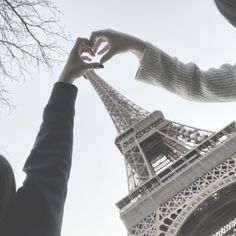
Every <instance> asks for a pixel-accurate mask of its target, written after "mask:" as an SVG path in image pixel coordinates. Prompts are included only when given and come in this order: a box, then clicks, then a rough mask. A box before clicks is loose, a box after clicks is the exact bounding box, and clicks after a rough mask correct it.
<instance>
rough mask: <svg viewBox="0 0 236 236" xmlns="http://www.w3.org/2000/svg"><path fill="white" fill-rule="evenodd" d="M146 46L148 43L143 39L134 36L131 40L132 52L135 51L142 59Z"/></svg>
mask: <svg viewBox="0 0 236 236" xmlns="http://www.w3.org/2000/svg"><path fill="white" fill-rule="evenodd" d="M146 46H147V44H146V42H145V41H143V40H141V39H139V38H134V39H133V40H132V41H131V45H130V49H129V51H130V52H131V53H133V54H134V55H135V56H137V57H138V59H139V60H141V59H142V58H143V55H144V51H145V49H146Z"/></svg>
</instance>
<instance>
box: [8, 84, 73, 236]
mask: <svg viewBox="0 0 236 236" xmlns="http://www.w3.org/2000/svg"><path fill="white" fill-rule="evenodd" d="M76 94H77V88H76V87H75V86H73V85H70V84H66V83H62V82H58V83H56V84H55V85H54V88H53V91H52V94H51V97H50V99H49V102H48V104H47V106H46V107H45V110H44V114H43V123H42V125H41V127H40V130H39V133H38V136H37V138H36V142H35V144H34V147H33V149H32V151H31V153H30V155H29V157H28V159H27V161H26V163H25V166H24V172H25V173H26V175H27V177H26V179H25V181H24V184H23V186H22V187H21V188H19V189H18V191H17V195H16V201H15V207H14V210H13V214H12V217H11V221H12V222H9V223H10V225H11V226H12V227H14V229H13V231H14V233H12V234H13V235H22V236H23V235H24V236H32V235H34V236H59V235H60V231H61V224H62V217H63V208H64V202H65V197H66V192H67V181H68V178H69V173H70V168H71V155H72V142H73V119H74V104H75V98H76Z"/></svg>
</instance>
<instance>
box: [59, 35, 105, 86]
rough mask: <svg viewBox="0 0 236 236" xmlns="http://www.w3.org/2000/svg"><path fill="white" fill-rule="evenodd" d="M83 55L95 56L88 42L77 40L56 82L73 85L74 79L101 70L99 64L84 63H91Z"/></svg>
mask: <svg viewBox="0 0 236 236" xmlns="http://www.w3.org/2000/svg"><path fill="white" fill-rule="evenodd" d="M84 53H87V54H89V55H91V56H94V55H95V54H94V52H93V50H92V48H91V43H90V41H89V40H88V39H85V38H78V39H77V41H76V43H75V45H74V47H73V49H72V50H71V52H70V55H69V58H68V60H67V62H66V64H65V67H64V69H63V71H62V73H61V76H60V77H59V80H58V81H61V82H67V83H73V82H74V80H75V79H76V78H79V77H80V76H82V75H83V74H85V73H86V72H87V71H89V70H93V69H97V68H103V65H102V64H101V63H86V62H85V61H91V59H90V58H89V57H88V56H85V55H83V54H84Z"/></svg>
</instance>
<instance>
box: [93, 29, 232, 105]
mask: <svg viewBox="0 0 236 236" xmlns="http://www.w3.org/2000/svg"><path fill="white" fill-rule="evenodd" d="M90 39H91V41H92V43H93V45H94V46H93V47H94V49H95V51H97V50H98V48H99V47H100V45H101V44H102V43H104V42H107V45H106V47H104V48H103V49H102V50H101V51H99V52H98V54H103V53H105V54H104V55H103V56H102V58H101V62H103V63H104V62H106V61H107V60H109V59H110V58H112V57H113V56H115V55H116V54H118V53H124V52H131V53H133V54H134V55H136V56H137V57H138V59H139V61H140V67H139V69H138V72H137V74H136V79H138V80H141V81H144V82H147V83H150V84H152V85H156V86H159V87H162V88H165V89H167V90H168V91H170V92H172V93H175V94H177V95H179V96H181V97H184V98H186V99H189V100H195V101H204V102H229V101H236V65H233V66H232V65H228V64H225V65H223V66H222V67H220V68H219V69H213V68H212V69H209V70H207V71H202V70H200V69H199V67H198V66H197V65H196V64H194V63H188V64H184V63H182V62H181V61H179V60H178V59H177V58H173V57H171V56H169V55H168V54H166V53H165V52H163V51H161V50H160V49H158V48H156V47H155V46H153V45H151V44H150V43H146V42H144V41H142V40H141V39H138V38H136V37H134V36H131V35H128V34H124V33H120V32H117V31H114V30H101V31H96V32H93V33H92V35H91V37H90Z"/></svg>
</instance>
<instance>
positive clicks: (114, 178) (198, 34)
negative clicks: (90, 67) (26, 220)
mask: <svg viewBox="0 0 236 236" xmlns="http://www.w3.org/2000/svg"><path fill="white" fill-rule="evenodd" d="M55 4H56V5H57V6H58V7H59V8H60V10H61V11H62V12H63V15H62V17H61V22H62V24H63V25H65V30H66V32H67V33H69V34H71V35H72V37H73V38H76V37H89V36H90V34H91V32H92V31H96V30H99V29H107V28H112V29H115V30H118V31H121V32H125V33H129V34H132V35H135V36H137V37H140V38H142V39H143V40H145V41H148V42H151V43H153V44H154V45H155V46H157V47H159V48H161V49H162V50H164V51H165V52H167V53H168V54H170V55H171V56H174V57H178V59H179V60H181V61H183V62H185V63H188V62H195V63H196V64H197V65H198V66H199V67H200V68H201V69H202V70H207V69H209V68H211V67H214V68H218V67H220V66H221V65H222V64H224V63H229V64H234V63H235V51H236V43H235V42H236V29H235V28H233V27H232V26H231V25H230V24H229V23H228V22H227V21H226V20H225V19H224V18H223V16H221V15H220V13H219V12H218V10H217V8H216V6H215V5H214V2H213V0H207V1H206V0H198V1H196V0H136V1H133V0H119V1H114V0H99V1H87V0H70V1H65V0H57V1H55ZM62 46H63V47H64V48H66V49H68V50H70V48H71V47H72V46H73V43H72V42H66V43H65V44H64V45H62ZM65 60H66V58H65ZM104 66H105V68H104V69H100V70H99V71H98V72H97V73H98V74H99V75H100V76H101V77H102V78H104V79H105V80H106V81H107V82H108V83H109V84H111V85H112V86H113V87H114V88H115V89H117V90H118V91H119V92H120V93H122V94H123V95H125V96H126V97H128V98H129V99H130V100H132V101H134V102H135V103H136V104H138V105H140V106H141V107H143V108H144V109H146V110H148V111H150V112H152V111H155V110H161V111H162V112H163V114H164V116H165V117H166V118H167V119H169V120H173V121H176V122H179V123H183V124H188V125H190V126H194V127H199V128H203V129H207V130H211V131H218V130H220V129H221V128H223V127H224V126H226V125H227V124H229V123H230V122H231V121H233V120H235V119H236V109H235V106H236V103H235V102H231V103H221V104H220V103H210V104H207V103H197V102H190V101H187V100H184V99H182V98H180V97H178V96H176V95H173V94H171V93H169V92H167V91H165V90H163V89H160V88H157V87H154V86H151V85H148V84H145V83H142V82H139V81H136V80H135V79H134V78H135V73H136V71H137V69H138V66H139V62H138V60H137V58H136V57H135V56H134V55H132V54H129V53H127V54H121V55H117V56H116V57H115V58H113V59H112V60H110V61H109V62H107V63H106V64H105V65H104ZM62 68H63V64H61V65H55V67H54V69H53V71H52V72H50V71H48V70H45V69H44V70H43V69H41V70H39V71H37V70H35V68H29V69H30V70H32V72H33V79H28V80H27V81H21V80H20V81H18V82H15V81H6V85H7V88H8V89H9V96H11V99H12V102H13V104H14V105H15V106H14V109H12V111H11V113H10V114H8V113H7V112H5V111H2V112H1V114H0V130H1V132H0V140H1V142H0V153H1V154H3V155H4V156H6V157H7V158H8V160H9V161H10V163H11V164H12V166H13V168H14V171H15V175H16V180H17V186H20V185H21V184H22V181H23V180H24V178H25V175H24V173H23V172H22V167H23V165H24V162H25V160H26V158H27V156H28V155H29V152H30V150H31V148H32V146H33V143H34V140H35V137H36V134H37V132H38V129H39V125H40V123H41V121H42V111H43V108H44V106H45V105H46V102H47V100H48V98H49V95H50V92H51V89H52V86H53V84H54V83H55V82H56V81H57V78H58V76H59V75H60V72H61V70H62ZM35 71H37V72H35ZM76 86H77V87H78V90H79V91H78V98H77V102H76V116H75V127H74V150H73V165H72V170H71V175H70V182H69V189H68V194H67V201H66V205H65V213H64V221H63V227H62V236H78V235H83V236H93V235H102V236H110V235H113V236H121V235H126V234H127V232H126V229H125V227H124V225H123V223H122V221H121V220H120V218H119V211H118V209H117V208H116V206H115V203H116V202H118V201H119V200H120V199H122V198H123V197H125V196H126V195H127V193H128V187H127V180H126V173H125V166H124V160H123V156H122V155H121V153H120V152H119V150H118V149H117V148H116V146H115V145H114V140H115V137H116V135H117V133H116V129H115V127H114V125H113V123H112V121H111V119H110V117H109V115H108V113H107V111H106V110H105V107H104V106H103V104H102V103H101V101H100V99H99V97H98V96H97V94H96V93H95V91H94V89H93V88H92V86H91V84H90V83H89V82H88V81H87V80H84V79H83V78H80V79H78V81H77V82H76Z"/></svg>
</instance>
